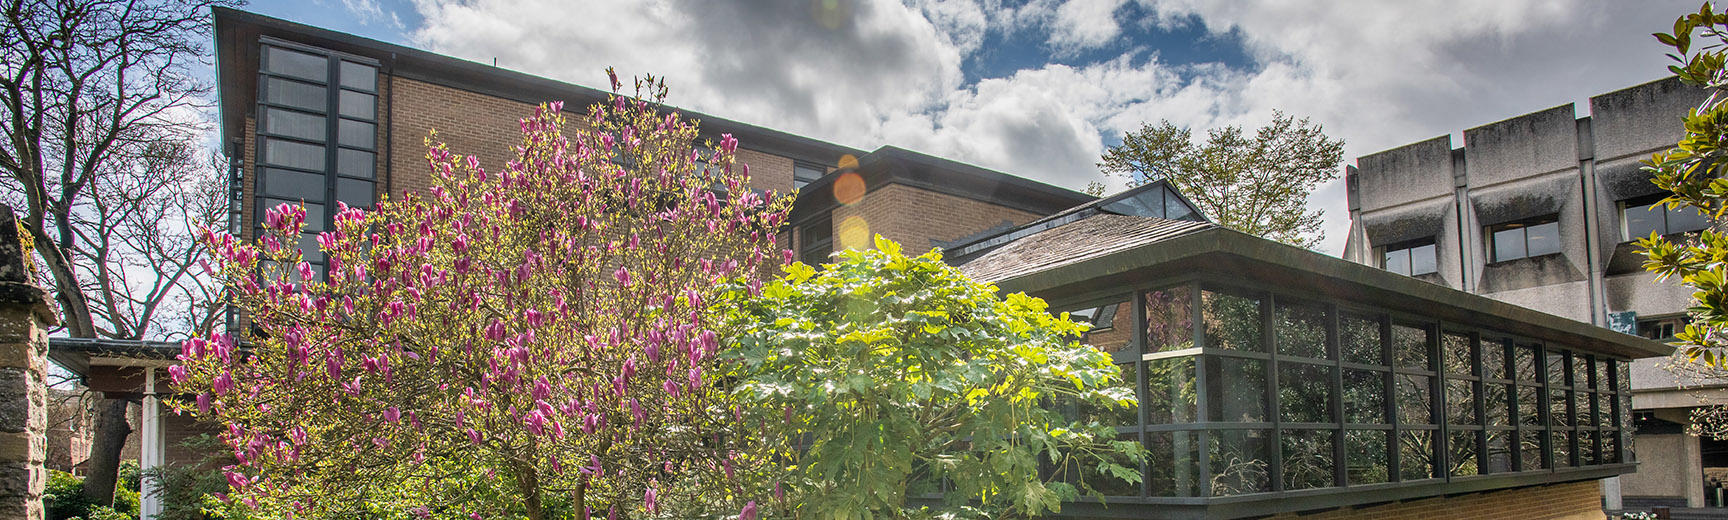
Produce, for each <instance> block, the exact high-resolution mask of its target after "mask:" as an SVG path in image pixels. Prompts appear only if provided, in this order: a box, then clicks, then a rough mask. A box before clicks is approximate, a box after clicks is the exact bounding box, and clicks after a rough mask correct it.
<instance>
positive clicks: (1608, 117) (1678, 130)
mask: <svg viewBox="0 0 1728 520" xmlns="http://www.w3.org/2000/svg"><path fill="white" fill-rule="evenodd" d="M1706 95H1707V93H1706V92H1705V91H1704V90H1703V89H1699V88H1694V87H1689V86H1686V85H1684V84H1681V83H1680V80H1679V78H1674V77H1670V78H1666V79H1661V80H1656V81H1652V82H1649V83H1645V84H1643V85H1638V86H1635V87H1631V88H1626V89H1623V90H1617V91H1614V92H1609V93H1607V94H1603V95H1600V96H1596V97H1593V98H1590V120H1591V123H1590V125H1591V133H1593V134H1594V136H1595V140H1596V154H1595V156H1596V159H1597V160H1599V161H1600V160H1608V159H1617V158H1621V157H1625V156H1628V155H1647V154H1649V153H1650V152H1651V151H1654V150H1658V149H1664V148H1668V147H1672V146H1674V143H1676V142H1679V141H1680V136H1681V135H1682V134H1683V133H1684V132H1683V127H1682V126H1681V123H1680V118H1682V117H1684V116H1685V115H1686V111H1687V110H1688V109H1690V108H1693V107H1696V106H1698V104H1699V103H1701V102H1703V101H1704V98H1705V96H1706Z"/></svg>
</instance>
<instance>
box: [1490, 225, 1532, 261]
mask: <svg viewBox="0 0 1728 520" xmlns="http://www.w3.org/2000/svg"><path fill="white" fill-rule="evenodd" d="M1525 256H1528V255H1525V254H1524V228H1521V227H1519V228H1512V229H1503V230H1500V231H1495V232H1494V261H1496V262H1504V261H1506V260H1514V259H1518V258H1524V257H1525Z"/></svg>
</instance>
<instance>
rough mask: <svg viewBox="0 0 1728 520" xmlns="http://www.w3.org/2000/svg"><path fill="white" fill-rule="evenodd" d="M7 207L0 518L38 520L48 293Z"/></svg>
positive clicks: (1, 277)
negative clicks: (38, 280)
mask: <svg viewBox="0 0 1728 520" xmlns="http://www.w3.org/2000/svg"><path fill="white" fill-rule="evenodd" d="M28 262H29V257H27V256H26V255H25V253H24V249H23V245H22V242H21V241H20V240H19V233H18V224H17V219H16V218H15V217H14V215H13V213H12V209H11V208H8V207H5V206H0V518H19V519H27V520H40V519H41V518H43V509H42V487H43V485H44V484H46V483H47V482H48V470H47V469H46V468H44V467H43V461H44V459H45V458H46V453H45V448H46V445H47V440H46V439H47V435H46V433H47V431H46V430H47V410H48V395H47V385H46V384H45V380H44V379H45V377H46V375H47V374H46V368H47V366H46V364H47V355H48V335H47V328H48V326H49V325H51V324H52V323H53V322H54V319H55V317H54V314H53V312H52V311H51V310H50V308H49V307H48V295H47V293H46V292H44V291H43V290H42V289H41V288H39V287H36V285H35V284H34V283H33V282H32V277H31V272H30V267H29V264H28Z"/></svg>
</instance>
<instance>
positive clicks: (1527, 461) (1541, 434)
mask: <svg viewBox="0 0 1728 520" xmlns="http://www.w3.org/2000/svg"><path fill="white" fill-rule="evenodd" d="M1547 439H1548V432H1545V431H1542V430H1519V432H1518V451H1519V453H1518V459H1519V460H1518V466H1519V467H1520V468H1522V469H1523V470H1524V471H1532V470H1538V469H1542V468H1545V467H1547V466H1544V465H1543V462H1542V458H1543V455H1544V454H1546V453H1547V452H1548V450H1546V449H1544V447H1545V443H1546V441H1547Z"/></svg>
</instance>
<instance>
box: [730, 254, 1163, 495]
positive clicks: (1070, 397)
mask: <svg viewBox="0 0 1728 520" xmlns="http://www.w3.org/2000/svg"><path fill="white" fill-rule="evenodd" d="M875 245H876V249H875V250H872V251H850V250H849V251H846V252H844V253H841V254H840V256H839V259H838V262H837V263H834V264H829V265H826V266H823V267H822V268H821V269H820V270H818V269H817V268H812V267H810V266H807V265H804V264H794V265H792V266H790V267H789V268H788V270H787V272H788V274H787V275H786V276H785V277H783V278H781V279H779V280H777V281H774V282H772V283H770V284H768V285H767V286H761V287H751V286H739V287H735V288H734V289H733V290H732V291H731V292H730V293H728V294H727V296H726V298H725V300H724V301H725V303H724V305H728V306H731V307H732V308H733V309H734V311H733V315H732V320H731V322H730V323H729V328H728V330H729V331H732V332H733V333H734V335H731V336H729V337H730V338H731V339H730V340H728V345H727V348H726V350H725V351H724V352H725V353H724V354H723V356H722V358H723V359H729V360H732V361H735V363H734V367H735V370H736V372H735V373H733V374H731V375H730V376H729V379H730V380H731V381H732V395H733V397H734V399H735V402H737V403H739V408H738V409H739V410H740V413H743V414H747V415H746V416H745V417H744V420H743V421H740V423H741V424H745V425H751V426H753V427H755V429H756V430H755V433H754V434H753V435H754V438H753V439H752V442H753V443H755V444H752V447H753V448H754V449H753V450H749V452H750V453H753V454H754V457H753V458H747V459H745V460H746V461H754V462H755V464H754V465H752V466H751V469H754V470H757V471H759V472H760V473H759V475H760V476H759V477H758V478H760V479H762V480H761V482H763V484H764V485H762V486H760V488H762V489H764V492H765V493H767V494H766V495H765V496H761V497H756V504H758V507H759V509H751V510H750V512H751V513H752V514H763V515H767V516H788V517H791V516H796V517H803V518H870V517H886V518H927V517H934V516H940V515H960V516H992V517H993V516H999V515H1011V516H1029V515H1037V514H1040V513H1043V512H1049V511H1057V510H1059V508H1060V506H1061V503H1062V501H1064V500H1074V499H1078V498H1079V497H1080V494H1081V493H1082V492H1087V491H1091V490H1094V489H1097V488H1098V487H1099V486H1102V485H1106V484H1109V483H1113V482H1115V483H1119V482H1126V483H1130V484H1131V483H1137V482H1138V481H1139V480H1140V478H1141V477H1140V473H1139V471H1138V470H1137V469H1135V467H1136V466H1137V465H1138V461H1140V460H1143V458H1144V450H1143V449H1142V448H1141V447H1140V446H1139V445H1138V444H1137V443H1134V442H1132V441H1117V440H1116V432H1115V429H1114V428H1112V427H1111V426H1109V425H1104V424H1100V423H1099V422H1098V421H1097V420H1095V419H1088V420H1084V422H1082V420H1076V419H1074V417H1085V416H1091V417H1098V416H1101V415H1107V414H1099V413H1096V412H1094V413H1086V414H1083V413H1071V414H1064V413H1062V412H1063V411H1069V412H1078V411H1080V410H1087V409H1090V410H1100V409H1102V410H1108V409H1112V408H1117V409H1119V408H1123V407H1130V406H1132V405H1133V403H1134V400H1133V397H1132V396H1133V394H1132V392H1131V391H1130V390H1129V389H1128V388H1126V387H1124V386H1121V385H1122V382H1121V376H1120V372H1119V371H1118V369H1117V368H1116V367H1115V366H1114V365H1112V364H1111V362H1110V356H1109V355H1108V354H1105V353H1103V352H1101V351H1098V350H1096V349H1093V348H1090V347H1087V346H1084V345H1081V344H1080V343H1079V342H1077V341H1076V338H1077V337H1079V334H1080V333H1081V332H1082V331H1083V326H1082V325H1080V324H1077V323H1074V322H1071V321H1069V320H1068V319H1066V318H1065V317H1058V316H1054V315H1051V314H1050V313H1049V312H1048V310H1047V308H1046V306H1045V303H1044V301H1043V300H1040V299H1037V298H1032V297H1029V296H1026V295H1025V294H1019V293H1016V294H1010V295H1007V296H1006V297H1003V296H998V295H997V292H996V288H995V287H994V286H990V285H984V284H978V283H975V282H972V281H971V280H969V279H967V278H966V277H965V276H964V275H962V274H960V272H959V271H957V270H955V269H954V268H952V267H950V266H948V265H947V264H944V263H943V262H942V258H941V255H940V253H938V252H936V251H931V252H929V253H926V254H924V255H922V256H918V257H915V258H908V257H906V256H905V255H903V254H901V252H900V245H899V244H896V243H894V242H892V241H888V240H886V239H883V238H882V237H880V236H878V237H876V241H875ZM1076 405H1078V406H1076ZM935 496H940V497H941V500H940V503H939V505H923V506H910V505H908V500H909V499H913V498H917V497H927V498H934V497H935ZM932 503H933V504H934V501H932Z"/></svg>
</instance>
